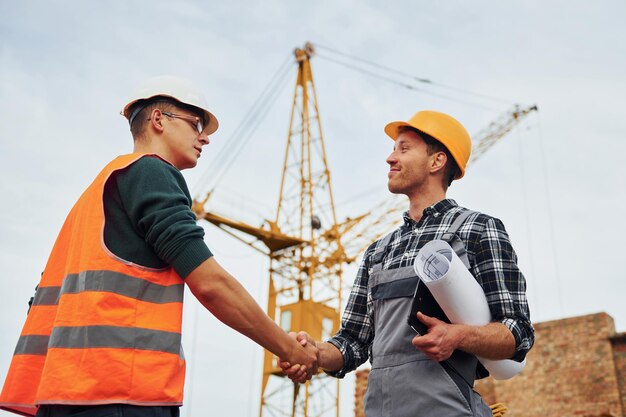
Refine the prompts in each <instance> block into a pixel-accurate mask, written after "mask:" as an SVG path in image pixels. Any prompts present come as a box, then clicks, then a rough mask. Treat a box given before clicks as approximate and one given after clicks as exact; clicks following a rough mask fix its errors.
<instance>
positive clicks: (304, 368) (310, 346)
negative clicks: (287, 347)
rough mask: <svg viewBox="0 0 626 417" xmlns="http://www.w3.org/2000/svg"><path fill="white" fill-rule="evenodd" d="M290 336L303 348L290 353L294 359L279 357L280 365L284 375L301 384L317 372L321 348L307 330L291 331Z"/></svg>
mask: <svg viewBox="0 0 626 417" xmlns="http://www.w3.org/2000/svg"><path fill="white" fill-rule="evenodd" d="M289 336H291V337H292V338H294V339H295V340H296V341H297V342H298V344H299V345H300V346H301V347H302V349H298V351H296V352H292V354H291V355H290V356H291V357H292V358H293V359H292V361H289V360H287V359H284V358H279V359H278V365H279V366H280V368H281V369H282V371H283V374H284V375H286V376H287V377H289V379H291V380H292V381H293V382H297V383H300V384H301V383H304V382H306V381H308V380H310V379H311V378H312V377H313V375H315V374H316V373H317V370H318V367H320V363H319V360H320V350H319V349H318V346H317V343H316V342H315V340H313V338H312V337H311V336H310V335H309V334H308V333H306V332H298V333H296V332H290V333H289ZM320 344H322V343H320Z"/></svg>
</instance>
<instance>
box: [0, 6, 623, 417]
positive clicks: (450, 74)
mask: <svg viewBox="0 0 626 417" xmlns="http://www.w3.org/2000/svg"><path fill="white" fill-rule="evenodd" d="M625 16H626V3H625V2H623V1H622V0H613V1H600V2H593V3H590V2H583V1H578V0H576V1H572V0H568V1H565V0H560V1H551V2H545V1H523V2H522V1H511V2H499V1H472V2H467V1H458V0H452V1H446V2H426V1H398V2H386V3H383V2H373V1H367V2H364V1H361V2H357V1H318V2H294V1H277V0H268V1H264V2H217V1H203V2H201V1H177V2H174V1H162V0H155V1H151V2H147V1H146V2H139V1H121V0H119V1H107V2H96V1H80V2H79V1H53V0H46V1H43V0H37V1H23V2H16V1H8V0H4V1H0V119H1V120H2V123H0V141H1V142H0V143H1V152H0V196H1V197H0V198H2V206H1V208H0V262H1V265H2V267H3V269H4V271H5V272H4V278H3V279H2V280H1V281H0V286H1V287H0V305H2V313H3V314H2V315H0V375H4V374H5V373H6V370H7V368H8V365H9V361H10V359H11V355H12V352H13V349H14V346H15V343H16V341H17V338H18V335H19V332H20V329H21V326H22V324H23V320H24V316H25V314H26V309H27V305H26V302H27V300H28V298H29V297H30V296H31V295H32V293H33V290H34V287H35V285H36V284H37V282H38V278H39V275H40V272H41V271H42V270H43V268H44V266H45V262H46V259H47V256H48V253H49V251H50V249H51V247H52V244H53V243H54V239H55V238H56V235H57V233H58V230H59V228H60V226H61V224H62V222H63V220H64V218H65V216H66V214H67V212H68V210H69V209H70V208H71V206H72V205H73V203H74V201H75V200H76V199H77V198H78V196H79V195H80V193H81V192H82V190H83V189H84V188H85V187H86V186H87V185H88V184H89V183H90V182H91V180H92V179H93V177H94V176H95V175H96V174H97V173H98V171H99V170H100V169H101V168H102V167H103V166H104V164H105V163H107V162H108V161H109V160H110V159H112V158H113V157H115V156H117V155H119V154H123V153H127V152H129V151H130V150H131V139H130V135H129V132H128V127H127V124H126V121H125V119H123V118H122V117H121V116H120V115H119V110H120V109H121V108H122V106H123V105H124V104H125V100H126V97H127V96H128V94H129V91H130V90H131V89H132V87H133V86H135V85H136V84H137V83H139V82H140V81H141V80H143V79H145V78H147V77H150V76H154V75H161V74H174V75H180V76H184V77H188V78H191V79H193V80H194V81H196V83H198V84H199V85H201V86H202V88H203V90H204V93H205V94H206V96H207V98H208V100H209V103H210V106H211V110H212V111H213V113H214V114H216V115H217V117H218V119H219V121H220V130H219V131H218V132H217V133H216V134H215V135H214V136H212V137H211V144H210V145H209V146H208V148H205V152H204V153H203V156H202V159H201V161H200V163H199V165H198V167H197V168H196V169H195V170H193V171H189V172H185V176H186V178H187V180H188V183H189V186H190V188H191V189H192V191H193V192H194V194H196V193H200V192H203V191H206V190H207V187H208V185H207V184H208V183H209V182H210V181H212V180H215V179H216V178H217V177H216V176H215V172H216V171H215V169H216V167H221V166H224V164H225V165H226V166H227V167H228V170H227V171H226V173H225V174H224V175H223V177H221V178H220V180H221V181H220V182H219V185H218V192H216V194H215V196H214V199H213V200H211V202H210V204H212V206H211V207H213V208H215V210H219V209H220V208H221V209H222V212H224V208H225V207H226V208H230V209H231V211H230V213H226V214H231V215H233V217H239V216H241V217H246V216H247V217H248V218H249V219H251V220H250V221H257V220H258V221H259V222H260V221H261V220H262V218H263V216H266V217H268V216H271V215H272V213H273V209H274V207H275V205H276V201H277V195H278V180H279V171H280V168H281V164H282V155H283V152H284V146H285V141H286V134H287V129H288V123H289V111H290V105H291V94H292V93H293V83H294V75H295V65H292V70H291V71H290V72H289V73H288V75H287V78H286V81H285V82H284V83H282V84H280V85H281V86H282V87H281V88H282V90H280V94H278V95H277V96H276V100H275V102H274V104H273V105H272V106H271V107H270V106H269V105H267V106H265V107H264V108H267V115H266V117H265V118H264V119H263V121H262V122H260V123H258V124H256V125H255V129H254V132H252V133H253V134H251V135H250V139H249V141H248V142H247V143H246V145H245V146H244V147H243V148H242V149H237V150H235V149H234V147H233V150H232V152H230V154H233V153H236V158H234V159H232V160H231V159H230V158H226V157H224V155H229V151H230V149H229V146H232V145H233V144H234V143H236V141H235V139H234V138H233V132H235V129H236V128H237V127H238V126H239V125H240V123H241V121H242V120H243V119H244V117H245V116H246V112H247V110H248V109H249V108H250V107H251V106H252V104H253V103H254V102H255V100H256V99H257V97H259V96H260V95H261V93H262V92H263V88H264V86H265V85H266V84H267V83H268V82H269V81H270V80H271V79H272V76H273V75H274V74H275V73H276V71H277V70H278V69H279V68H280V67H281V64H283V63H284V62H285V60H286V59H288V57H289V56H290V54H291V52H292V51H293V49H294V48H295V47H301V46H303V45H304V43H305V42H306V41H311V42H312V43H313V44H315V45H318V46H319V48H318V51H319V56H317V57H314V58H313V61H312V65H313V73H314V77H315V81H316V86H317V96H318V100H319V106H320V116H321V119H322V126H323V129H324V137H325V140H326V147H327V152H328V159H329V164H330V169H331V172H332V180H333V185H334V192H335V199H336V201H338V202H339V204H338V207H337V210H338V212H339V217H340V218H345V217H346V216H350V215H352V216H354V215H356V214H360V213H361V212H364V211H367V210H368V209H369V208H371V207H372V206H373V205H374V204H375V203H376V202H378V201H381V200H383V199H386V198H388V193H387V192H386V172H387V166H386V164H385V158H386V157H387V155H388V153H389V152H390V151H391V141H390V140H389V139H388V138H387V137H386V136H385V135H384V133H383V130H382V128H383V126H384V125H385V123H387V122H388V121H391V120H398V119H406V118H408V117H410V116H411V115H412V114H413V113H414V112H415V111H417V110H419V109H437V110H441V111H444V112H449V113H451V114H453V115H454V116H456V117H457V118H458V119H459V120H460V121H461V122H462V123H464V124H465V125H466V127H467V128H468V130H469V131H470V133H477V132H479V131H480V130H481V129H482V128H484V127H486V126H487V125H488V124H489V123H490V122H492V121H494V120H496V119H497V118H498V116H499V115H500V114H502V113H504V112H506V111H507V110H508V109H509V108H510V107H511V106H512V105H513V104H514V103H519V104H520V105H523V106H525V105H532V104H536V105H538V107H539V112H538V113H533V114H532V115H530V116H529V117H528V118H527V119H525V120H524V122H522V123H521V124H519V125H518V127H517V128H516V129H515V130H513V131H512V132H511V133H509V134H508V135H507V136H505V137H504V138H503V139H502V140H500V141H499V143H497V144H496V145H495V146H494V147H493V148H492V149H491V150H490V151H489V152H488V153H487V154H485V155H484V156H483V157H482V158H481V159H480V160H478V161H477V162H476V164H475V165H474V166H472V167H471V168H470V169H469V170H468V172H467V174H466V177H465V178H464V179H463V180H461V181H459V182H458V183H454V184H453V186H452V188H451V189H450V191H449V196H450V197H452V198H454V199H456V200H457V202H458V203H459V204H461V205H463V206H466V207H470V208H472V209H475V210H480V211H483V212H486V213H488V214H491V215H493V216H496V217H498V218H500V219H501V220H502V221H503V222H504V224H505V225H506V227H507V230H508V231H509V233H510V236H511V239H512V241H513V244H514V247H515V249H516V251H517V254H518V256H519V263H520V266H521V268H522V270H523V271H524V273H525V275H526V277H527V281H528V297H529V302H530V307H531V317H532V319H533V321H535V322H541V321H546V320H554V319H559V318H563V317H571V316H577V315H583V314H589V313H595V312H600V311H605V312H607V313H608V314H610V315H611V316H612V317H613V318H614V320H615V323H616V328H617V331H619V332H623V331H626V303H625V302H624V293H625V292H626V280H625V278H626V273H625V272H624V268H623V267H622V266H620V265H621V261H620V259H622V257H623V256H624V251H625V249H626V245H625V244H624V236H626V226H625V223H626V222H625V220H624V214H625V213H624V206H625V203H626V195H625V194H626V193H625V192H624V181H623V179H622V175H623V166H624V162H623V161H624V155H625V154H626V141H625V140H624V139H625V137H624V136H625V133H626V117H625V115H624V105H623V98H624V97H625V96H626V75H625V74H626V37H625V35H626V28H625V27H624V24H623V20H624V17H625ZM324 47H325V48H324ZM332 50H337V51H341V52H343V53H345V54H347V55H351V56H356V57H360V58H363V59H365V60H368V61H372V62H375V63H378V64H380V65H384V66H387V67H391V68H395V69H397V70H398V71H401V72H404V73H408V74H412V75H414V76H416V77H421V78H426V79H429V80H431V81H433V83H434V84H433V85H430V86H429V85H426V84H419V83H416V82H413V85H415V86H416V87H419V89H416V90H409V89H406V88H403V87H400V86H398V85H396V84H392V83H389V82H385V81H382V80H380V79H378V78H375V77H372V76H370V75H368V74H365V73H363V72H356V71H354V70H350V69H348V68H345V67H344V66H341V65H338V64H336V63H334V62H332V61H331V60H329V59H328V58H329V57H332V56H335V58H338V56H337V55H333V53H332V52H331V51H332ZM323 55H324V56H323ZM351 62H352V63H353V64H356V62H357V61H351ZM374 69H375V67H370V70H374ZM375 72H376V71H375ZM387 76H390V73H387ZM435 84H436V85H435ZM467 91H471V92H474V93H477V94H468V93H467ZM484 96H489V97H484ZM239 136H241V135H239ZM229 141H230V142H229ZM224 148H226V150H225V151H223V152H224V153H222V154H221V155H222V156H221V157H220V158H219V159H217V160H216V159H215V155H216V154H217V153H218V152H220V151H221V150H222V149H224ZM203 174H204V175H203ZM207 178H208V180H207ZM201 180H202V181H201ZM196 195H197V194H196ZM355 196H359V197H358V198H356V197H355ZM206 232H207V235H206V241H207V243H208V245H209V247H210V248H211V250H212V251H213V252H214V253H215V256H216V258H217V259H218V261H219V262H221V263H222V264H223V265H224V266H225V267H226V268H227V269H228V270H229V271H231V272H232V273H233V274H234V275H236V276H237V277H238V278H239V279H240V280H241V282H242V283H243V284H244V286H245V287H246V288H247V289H248V290H249V291H250V292H251V293H252V294H253V296H254V297H255V298H256V299H257V300H258V301H259V303H260V304H261V305H262V306H264V305H265V300H266V297H267V294H266V289H267V279H268V277H267V272H266V270H267V260H265V259H263V258H262V257H261V256H259V255H256V254H254V253H252V252H251V251H250V250H248V249H246V248H245V247H243V246H242V245H240V244H239V243H237V242H235V241H233V240H232V239H231V238H229V237H227V236H226V235H225V234H224V233H222V232H221V231H219V230H217V229H215V228H213V227H212V226H207V227H206ZM352 279H353V270H349V271H348V273H347V274H346V276H345V281H346V283H349V282H351V281H352ZM185 315H186V316H185V320H186V321H185V335H184V342H185V349H186V352H187V359H188V376H187V393H186V406H185V407H184V409H183V415H185V416H188V415H191V413H193V414H194V415H209V414H210V415H236V416H255V415H258V403H259V397H260V391H259V390H260V388H259V386H260V379H261V358H262V351H261V350H260V349H259V348H257V347H256V346H255V345H254V344H253V343H252V342H250V341H248V340H247V339H245V338H244V337H242V336H240V335H238V334H236V333H234V332H233V331H231V330H230V329H228V328H226V327H225V326H224V325H222V324H220V323H218V322H217V321H216V320H215V319H213V318H212V317H211V316H210V314H209V313H207V312H205V311H203V310H202V309H200V308H198V304H197V303H196V302H195V300H193V299H192V297H188V299H187V306H186V310H185ZM352 395H353V391H352V387H351V385H350V382H349V381H348V383H347V384H345V388H344V391H343V394H342V398H343V402H344V403H345V404H344V405H343V406H342V410H347V412H346V413H344V415H349V414H350V412H351V410H352Z"/></svg>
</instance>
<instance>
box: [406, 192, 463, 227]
mask: <svg viewBox="0 0 626 417" xmlns="http://www.w3.org/2000/svg"><path fill="white" fill-rule="evenodd" d="M458 206H459V205H458V204H457V203H456V201H454V200H453V199H451V198H446V199H444V200H441V201H439V202H437V203H435V204H433V205H432V206H428V207H426V208H425V209H424V211H423V212H422V219H425V218H426V217H428V216H433V215H434V216H436V217H439V216H440V215H442V214H445V213H446V212H448V211H449V210H450V209H452V208H454V207H458ZM402 218H403V219H404V225H405V226H410V225H412V224H415V223H416V222H415V220H413V219H412V218H411V216H409V212H408V211H405V212H404V213H403V214H402Z"/></svg>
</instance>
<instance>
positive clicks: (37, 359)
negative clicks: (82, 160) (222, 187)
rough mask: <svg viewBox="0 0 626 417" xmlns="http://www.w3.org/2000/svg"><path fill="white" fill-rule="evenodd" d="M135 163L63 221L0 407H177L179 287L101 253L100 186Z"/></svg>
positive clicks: (30, 411) (161, 272)
mask: <svg viewBox="0 0 626 417" xmlns="http://www.w3.org/2000/svg"><path fill="white" fill-rule="evenodd" d="M142 156H144V155H142V154H130V155H124V156H120V157H118V158H116V159H115V160H113V161H112V162H111V163H109V164H108V165H107V166H106V167H105V168H104V170H102V172H100V174H99V175H98V176H97V177H96V179H95V180H94V182H93V183H92V184H91V185H90V186H89V187H88V188H87V190H85V192H84V193H83V195H82V196H81V197H80V199H79V200H78V202H77V203H76V205H75V206H74V207H73V208H72V211H71V212H70V214H69V215H68V217H67V219H66V221H65V224H64V225H63V228H62V229H61V232H60V233H59V236H58V238H57V240H56V243H55V244H54V248H53V249H52V253H51V254H50V258H49V259H48V263H47V265H46V268H45V271H44V272H43V274H42V278H41V282H40V283H39V287H38V289H37V292H36V294H35V298H34V301H33V304H32V307H31V310H30V312H29V313H28V316H27V319H26V323H25V324H24V328H23V329H22V333H21V335H20V338H19V341H18V343H17V347H16V349H15V353H14V356H13V359H12V362H11V366H10V368H9V371H8V375H7V378H6V381H5V383H4V387H3V389H2V394H1V395H0V407H1V408H3V409H5V410H8V411H12V412H15V413H18V414H23V415H34V414H35V413H36V412H37V408H38V406H39V405H40V404H77V405H91V404H93V405H96V404H111V403H123V404H135V405H146V406H155V405H159V406H178V405H181V404H182V400H183V384H184V379H185V359H184V357H183V352H182V347H181V326H182V305H183V290H184V287H183V286H184V284H183V280H182V279H181V278H180V277H179V276H178V275H177V274H176V272H174V270H173V269H172V268H166V269H152V268H146V267H142V266H139V265H136V264H133V263H131V262H128V261H125V260H123V259H120V258H118V257H116V256H115V255H114V254H112V253H111V252H110V251H109V250H108V249H107V248H106V247H105V245H104V236H103V233H104V221H105V219H104V204H103V195H104V194H103V193H104V186H105V183H106V181H107V179H108V178H109V177H110V176H111V174H113V173H114V172H115V171H117V170H120V169H123V168H125V167H128V166H129V165H131V164H132V163H134V162H135V161H137V160H138V159H139V158H141V157H142Z"/></svg>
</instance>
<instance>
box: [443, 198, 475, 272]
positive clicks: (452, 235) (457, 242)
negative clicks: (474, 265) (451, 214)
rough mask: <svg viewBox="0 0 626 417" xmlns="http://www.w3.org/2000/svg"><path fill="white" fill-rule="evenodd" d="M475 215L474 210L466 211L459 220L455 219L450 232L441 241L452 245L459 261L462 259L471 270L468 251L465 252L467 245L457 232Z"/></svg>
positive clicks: (459, 216)
mask: <svg viewBox="0 0 626 417" xmlns="http://www.w3.org/2000/svg"><path fill="white" fill-rule="evenodd" d="M473 213H475V211H472V210H465V211H463V212H461V214H459V215H458V216H457V218H456V219H454V221H453V222H452V224H451V225H450V228H449V229H448V231H447V232H446V233H444V234H443V235H442V236H441V240H445V241H446V242H448V243H449V244H450V246H451V247H452V250H454V252H456V254H457V256H458V257H459V259H461V261H462V262H463V265H465V267H466V268H467V269H469V268H470V263H469V259H468V257H467V251H466V250H465V245H464V244H463V242H462V241H461V238H460V237H459V235H458V234H457V233H456V232H458V230H459V229H460V228H461V226H462V225H463V223H464V222H465V220H467V218H468V217H469V216H471V215H472V214H473Z"/></svg>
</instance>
